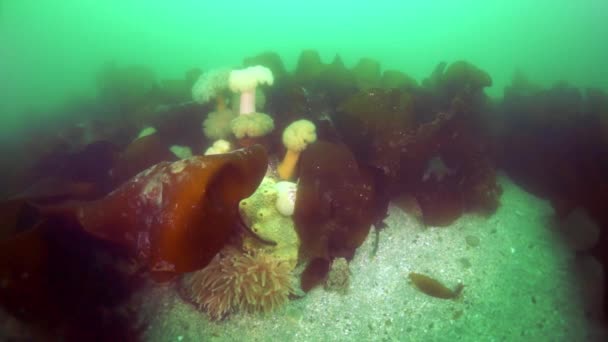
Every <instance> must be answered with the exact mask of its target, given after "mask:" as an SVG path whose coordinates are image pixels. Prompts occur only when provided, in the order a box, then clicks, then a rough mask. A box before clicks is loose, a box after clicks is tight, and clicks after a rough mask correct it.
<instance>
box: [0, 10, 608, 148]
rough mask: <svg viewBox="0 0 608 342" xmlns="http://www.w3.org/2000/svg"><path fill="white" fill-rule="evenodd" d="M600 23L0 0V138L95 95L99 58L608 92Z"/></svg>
mask: <svg viewBox="0 0 608 342" xmlns="http://www.w3.org/2000/svg"><path fill="white" fill-rule="evenodd" d="M607 15H608V1H606V0H580V1H572V0H534V1H530V0H510V1H507V0H498V1H496V0H495V1H472V0H469V1H467V0H462V1H432V0H429V1H408V0H400V1H399V0H374V1H367V0H352V1H340V0H305V1H274V0H260V1H256V0H249V1H241V0H233V1H217V2H214V1H209V0H198V1H194V0H191V1H186V0H181V1H180V0H174V1H165V0H163V1H153V0H103V1H101V0H0V79H1V82H2V83H1V87H0V91H1V95H0V99H1V101H0V114H1V122H0V133H1V134H2V137H3V139H5V138H7V137H8V136H10V135H14V134H16V133H15V132H18V131H19V129H20V128H22V127H23V126H24V125H31V124H38V123H40V122H43V121H41V118H48V114H45V113H49V112H50V110H51V109H52V108H55V107H56V106H58V105H59V104H60V103H61V102H62V101H63V100H64V98H65V97H66V95H73V94H85V95H88V96H94V90H95V73H96V71H97V70H98V69H99V68H100V66H101V65H102V64H103V63H104V62H106V61H108V60H114V61H116V62H117V63H118V64H121V65H129V64H145V65H149V66H150V67H151V68H152V69H154V70H155V71H156V73H157V75H158V77H159V78H161V79H162V78H169V79H170V78H182V77H183V74H184V72H185V71H186V70H187V69H189V68H192V67H195V66H197V67H201V68H203V69H206V68H210V67H215V66H237V65H239V64H240V63H241V61H242V59H243V58H244V57H247V56H252V55H255V54H257V53H260V52H263V51H266V50H272V51H275V52H278V53H279V54H280V55H281V56H282V58H283V60H284V62H285V64H286V66H287V67H288V68H289V69H292V68H293V67H294V65H295V62H296V59H297V56H298V54H299V53H300V51H301V50H302V49H309V48H312V49H317V50H318V51H319V52H320V53H321V55H322V56H323V58H324V60H325V61H326V62H330V61H331V58H333V56H334V55H335V54H340V55H341V56H342V58H343V60H344V61H345V63H346V64H347V66H353V65H354V64H355V63H356V62H357V60H358V59H359V58H361V57H370V58H374V59H376V60H378V61H379V62H380V63H381V65H382V68H383V69H389V68H390V69H399V70H402V71H404V72H406V73H408V74H409V75H411V76H413V77H415V78H416V79H418V80H421V79H422V78H424V77H426V76H427V75H429V74H430V73H431V71H432V70H433V68H434V67H435V65H436V64H437V63H438V62H440V61H447V62H451V61H454V60H458V59H465V60H468V61H470V62H472V63H473V64H475V65H477V66H478V67H480V68H482V69H484V70H486V71H488V72H489V73H490V74H491V75H492V77H493V79H494V86H493V87H492V88H490V89H489V94H491V95H492V96H496V97H498V96H501V95H502V90H503V87H504V86H505V84H508V83H509V82H510V78H511V75H512V73H513V71H514V69H516V68H517V69H520V70H523V71H524V72H525V73H526V74H527V75H528V76H529V77H530V78H531V79H532V80H533V81H536V82H538V83H540V84H542V85H546V86H549V85H551V84H552V83H554V82H556V81H558V80H567V81H569V82H570V83H571V84H573V85H575V86H578V87H581V88H586V87H601V88H604V89H608V68H607V67H606V64H605V63H606V62H607V61H608V44H607V43H606V41H607V39H608V38H607V37H608V21H607V19H606V16H607ZM11 132H12V133H11Z"/></svg>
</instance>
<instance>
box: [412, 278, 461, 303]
mask: <svg viewBox="0 0 608 342" xmlns="http://www.w3.org/2000/svg"><path fill="white" fill-rule="evenodd" d="M408 278H409V279H410V281H411V282H412V284H414V286H415V287H416V288H417V289H418V290H420V291H421V292H422V293H424V294H426V295H429V296H431V297H435V298H441V299H454V298H458V297H459V296H460V294H461V293H462V290H463V289H464V285H463V284H462V283H458V285H456V287H455V288H454V290H451V289H449V288H447V287H446V286H445V285H443V284H442V283H440V282H439V281H438V280H436V279H433V278H431V277H429V276H427V275H424V274H420V273H414V272H411V273H410V274H409V275H408Z"/></svg>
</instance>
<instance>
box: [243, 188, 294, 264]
mask: <svg viewBox="0 0 608 342" xmlns="http://www.w3.org/2000/svg"><path fill="white" fill-rule="evenodd" d="M282 191H283V190H282V189H281V188H280V187H277V182H276V181H275V180H274V179H272V178H270V177H265V178H264V180H263V181H262V183H261V184H260V186H259V187H258V189H257V190H256V191H255V193H254V194H253V195H251V196H250V197H248V198H246V199H244V200H242V201H241V202H240V203H239V212H240V214H241V218H242V219H243V222H244V223H245V224H246V225H247V227H249V229H250V230H251V232H252V233H253V234H255V235H257V236H258V237H259V238H260V239H262V240H265V241H267V242H272V243H275V244H276V245H274V246H273V245H270V244H264V243H261V242H260V241H259V240H258V239H255V238H252V237H245V238H244V241H243V245H244V248H245V249H246V250H258V249H262V250H263V251H264V252H265V253H268V254H270V255H272V256H273V257H275V258H277V259H279V260H283V261H285V262H288V263H289V265H290V266H291V267H295V266H296V263H297V261H298V250H299V248H300V240H299V238H298V234H297V233H296V230H295V225H294V222H293V220H292V218H291V217H290V216H285V215H283V214H281V212H279V210H278V209H277V201H278V200H279V197H280V195H282V194H281V192H282Z"/></svg>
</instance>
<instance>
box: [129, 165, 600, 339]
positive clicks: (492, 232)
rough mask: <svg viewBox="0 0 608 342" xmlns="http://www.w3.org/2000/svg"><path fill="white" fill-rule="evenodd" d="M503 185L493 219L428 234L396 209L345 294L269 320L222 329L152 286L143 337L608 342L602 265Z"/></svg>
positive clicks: (305, 301) (145, 296) (260, 317)
mask: <svg viewBox="0 0 608 342" xmlns="http://www.w3.org/2000/svg"><path fill="white" fill-rule="evenodd" d="M499 181H500V184H501V185H502V187H503V190H504V193H503V195H502V197H501V206H500V208H499V209H498V211H497V212H496V213H495V214H494V215H493V216H491V217H488V218H486V217H481V216H476V215H465V216H463V217H461V218H460V219H459V220H458V221H456V222H455V223H454V224H453V225H452V226H450V227H441V228H439V227H438V228H434V227H424V226H422V225H421V224H420V223H419V222H417V221H416V220H415V219H414V218H413V217H412V216H410V215H408V214H406V213H404V212H403V211H402V210H400V209H399V208H397V207H396V206H393V205H391V207H390V209H389V214H390V215H389V217H388V218H387V219H386V221H385V222H386V223H387V225H388V227H386V228H385V229H384V230H382V231H381V232H380V239H379V248H378V250H377V252H376V254H375V256H374V257H372V256H371V255H372V250H373V235H372V234H373V231H372V233H370V237H369V238H368V239H367V240H366V241H365V243H364V244H363V245H362V246H361V247H360V248H359V249H358V250H357V254H356V256H355V258H354V259H353V260H352V261H351V263H350V269H351V279H350V288H349V291H348V293H347V294H346V295H341V294H338V293H335V292H328V291H325V290H324V289H323V288H322V287H319V288H316V289H314V290H312V291H311V292H309V293H308V294H307V295H306V296H305V297H303V298H300V299H295V300H292V301H290V302H289V303H288V304H287V305H285V306H284V307H282V308H281V309H279V310H276V311H274V312H272V313H269V314H265V315H264V314H251V313H236V314H233V315H231V316H229V317H228V318H227V319H225V320H223V321H220V322H213V321H210V320H209V319H208V316H207V315H206V314H205V313H203V312H200V311H199V310H197V309H196V308H195V307H194V306H193V305H191V304H189V303H186V302H184V301H183V300H182V299H181V298H180V296H179V295H178V294H177V291H176V289H175V288H174V287H172V286H165V287H159V286H150V287H149V288H147V289H146V290H145V291H144V292H143V293H142V294H140V296H139V300H141V303H142V304H141V305H142V307H141V315H140V319H141V321H142V322H144V323H145V332H144V340H147V341H422V340H426V341H523V340H530V341H602V340H608V333H607V331H606V329H605V327H604V326H602V325H601V324H600V323H599V322H600V319H601V317H600V309H601V308H600V305H601V300H599V299H600V298H601V296H602V295H603V294H602V293H601V292H602V290H601V289H602V288H603V286H602V282H603V278H604V276H603V273H602V268H601V266H600V265H599V264H598V263H597V262H595V260H594V259H593V258H591V257H589V256H586V255H585V254H584V253H582V254H581V253H575V250H574V249H573V248H572V245H573V244H572V241H571V240H570V239H572V237H569V238H568V239H566V238H564V235H563V234H561V232H560V230H559V229H558V228H556V225H555V219H554V218H553V209H552V208H551V206H550V205H549V204H548V203H547V202H546V201H543V200H540V199H538V198H536V197H534V196H532V195H530V194H528V193H526V192H525V191H524V190H522V189H521V188H519V187H518V186H516V185H515V184H513V183H512V182H511V181H510V180H509V179H508V178H507V177H505V176H501V177H500V178H499ZM467 240H468V241H469V242H467ZM579 240H580V239H579ZM471 241H475V243H471ZM477 242H478V244H477ZM410 272H417V273H423V274H427V275H429V276H432V277H434V278H436V279H438V280H440V281H442V282H443V283H444V284H445V285H447V286H448V287H452V288H453V287H455V286H456V284H458V283H460V282H461V283H463V284H464V285H465V287H464V291H463V293H462V295H461V296H460V297H459V298H458V299H456V300H444V299H437V298H433V297H429V296H427V295H425V294H424V293H422V292H420V291H418V290H417V289H416V288H414V287H413V285H412V284H411V283H410V282H409V280H408V274H409V273H410Z"/></svg>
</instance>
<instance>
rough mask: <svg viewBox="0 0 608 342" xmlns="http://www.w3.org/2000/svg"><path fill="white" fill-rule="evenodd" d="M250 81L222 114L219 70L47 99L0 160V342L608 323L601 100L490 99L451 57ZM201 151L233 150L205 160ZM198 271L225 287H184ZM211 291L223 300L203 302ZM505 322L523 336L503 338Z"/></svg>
mask: <svg viewBox="0 0 608 342" xmlns="http://www.w3.org/2000/svg"><path fill="white" fill-rule="evenodd" d="M252 66H255V67H254V68H251V69H245V70H254V71H255V72H258V73H259V72H262V76H261V77H262V79H264V80H265V83H270V84H271V85H261V86H260V87H258V89H259V90H261V91H258V92H257V93H256V91H255V87H254V88H253V92H251V89H244V90H243V89H241V90H240V92H241V93H242V94H241V97H240V113H238V114H240V115H237V113H235V112H232V111H231V110H229V109H227V106H228V105H230V106H233V107H238V105H239V98H234V97H233V96H232V95H231V92H230V91H229V90H228V89H227V88H228V87H227V85H226V84H224V85H223V87H220V86H218V85H217V84H216V83H210V82H211V80H213V82H217V79H221V77H222V75H228V74H227V73H226V72H222V71H221V70H220V71H205V72H202V71H201V70H198V69H192V70H190V71H188V72H186V74H185V75H184V78H183V79H181V80H162V81H159V80H157V79H156V77H155V75H154V72H153V71H152V70H150V69H149V68H147V67H143V66H128V67H120V66H116V65H112V64H109V65H106V66H104V67H103V68H102V69H101V70H100V71H99V74H98V77H97V82H98V96H97V98H96V99H94V100H88V99H72V100H69V101H67V102H66V104H65V108H63V109H62V110H61V111H62V115H61V117H62V118H63V119H62V120H56V121H55V122H53V123H52V125H51V124H49V127H46V128H40V127H38V128H35V127H32V131H31V132H28V133H27V134H26V136H27V137H28V138H26V141H27V143H23V144H20V145H19V146H18V147H15V146H12V147H11V146H5V147H4V149H6V151H3V152H4V153H2V160H1V161H0V163H1V164H2V168H3V170H4V171H5V175H4V177H2V182H3V184H2V186H1V187H0V188H1V189H3V190H4V194H3V195H4V200H3V201H2V202H1V203H0V244H1V246H0V284H1V285H2V286H0V304H1V305H2V312H1V313H0V318H1V320H0V324H1V326H2V327H3V329H2V330H4V331H5V333H4V334H6V336H5V337H6V338H33V339H36V338H46V339H64V340H83V339H89V338H96V339H100V340H139V339H141V338H146V339H150V340H168V339H183V338H184V336H190V337H191V338H196V339H199V340H200V339H202V338H206V339H218V340H236V339H239V338H238V335H237V334H238V331H239V330H240V331H241V334H243V332H242V331H251V335H250V336H249V338H250V339H252V340H268V339H277V340H281V339H286V338H287V336H295V337H296V340H303V341H305V340H341V339H350V338H354V337H358V338H361V339H366V340H383V339H384V340H390V339H398V338H399V336H404V335H407V334H410V336H412V339H415V338H414V337H415V336H419V337H420V338H422V337H423V336H425V337H432V338H431V339H434V340H441V339H446V340H448V339H449V338H448V336H451V335H450V334H466V333H470V334H471V336H477V337H479V339H484V337H483V336H486V337H488V338H490V337H496V336H498V337H503V338H517V336H516V335H513V334H515V333H517V334H521V335H520V336H521V338H524V336H525V338H526V339H528V338H531V336H539V337H540V336H547V335H546V334H547V333H548V332H551V333H552V334H555V336H556V338H559V339H561V338H564V339H567V340H580V339H588V338H596V337H597V336H600V335H601V334H602V333H603V331H601V330H600V329H599V328H597V327H596V326H595V325H594V324H593V323H594V322H598V323H599V322H603V318H604V314H605V313H606V311H607V310H608V301H606V299H605V298H606V297H605V296H604V292H605V287H606V285H605V284H606V282H604V281H603V271H602V268H603V269H605V268H606V267H607V265H608V252H607V251H608V237H607V235H606V231H607V229H608V228H607V227H608V207H606V206H607V205H608V201H607V200H606V198H605V197H606V196H608V191H607V190H608V189H607V187H608V176H607V175H608V172H607V171H608V153H607V152H608V151H607V150H608V120H607V118H608V94H607V93H606V92H604V91H602V90H599V89H586V90H584V91H581V90H579V89H577V88H574V87H572V86H570V85H568V84H567V83H559V84H556V85H554V86H553V87H551V88H549V89H544V88H541V87H538V86H536V85H535V84H533V83H531V82H530V81H529V80H527V79H526V77H525V76H524V75H522V74H521V73H517V74H515V75H514V77H513V81H512V84H511V85H510V86H509V87H507V88H506V89H505V91H504V96H503V98H502V99H500V100H495V99H491V98H489V97H488V96H486V95H485V93H484V88H485V87H488V86H490V85H491V84H492V79H491V76H490V75H489V74H488V73H487V72H485V71H483V70H481V69H480V68H478V67H476V66H474V65H472V64H470V63H468V62H466V61H456V62H453V63H451V64H447V63H440V64H439V65H438V66H437V67H436V69H435V70H434V71H433V73H432V74H431V75H430V76H429V77H428V78H426V79H424V80H422V81H421V82H417V81H416V80H414V79H412V78H411V77H409V76H408V75H406V74H405V73H403V72H400V71H396V70H385V71H382V70H381V67H380V64H379V63H378V62H376V61H374V60H372V59H369V58H363V59H361V60H360V61H359V63H357V64H356V65H355V66H354V67H353V68H350V69H349V68H347V67H346V66H345V65H344V63H342V61H341V59H340V57H339V56H336V58H335V59H334V60H333V61H332V62H331V63H329V64H326V63H323V62H322V61H321V59H320V57H319V54H318V53H317V52H316V51H314V50H306V51H303V52H302V53H301V55H300V58H299V60H298V63H297V67H296V69H295V71H294V72H287V71H286V70H285V68H284V66H283V63H282V61H281V58H280V56H278V55H277V54H275V53H271V52H266V53H262V54H260V55H258V56H254V57H250V58H246V59H245V60H244V61H243V67H252ZM260 66H261V67H260ZM228 71H229V69H228ZM268 73H270V74H268ZM226 77H227V76H226ZM230 77H232V76H230ZM200 82H202V83H200ZM220 83H221V82H220ZM224 83H225V82H224ZM262 83H264V82H262ZM201 84H202V86H201ZM218 84H219V83H218ZM211 85H213V86H214V87H217V88H218V89H212V88H213V87H211ZM201 89H203V90H204V91H206V92H208V91H211V90H213V96H197V94H199V93H196V91H199V90H201ZM233 90H235V89H233ZM193 92H194V93H193ZM205 94H206V95H208V94H207V93H205ZM193 95H194V100H195V101H192V99H193ZM199 95H200V94H199ZM251 101H253V108H252V111H250V112H247V113H244V112H243V109H244V108H250V107H251V106H252V103H251ZM256 102H257V106H258V108H259V109H263V111H264V113H268V114H264V113H258V112H255V106H256V104H255V103H256ZM210 112H213V113H212V114H209V115H208V116H207V114H208V113H210ZM236 112H239V109H238V108H237V109H236ZM232 115H235V116H236V118H231V116H232ZM226 117H229V118H231V119H230V120H232V121H230V120H228V121H227V119H226ZM235 120H236V121H235ZM302 120H306V121H302ZM237 121H238V122H239V125H238V126H237V125H235V124H233V123H234V122H237ZM227 122H228V123H230V125H227V124H226V123H227ZM201 125H203V127H202V128H203V129H201ZM311 127H312V128H311ZM231 129H232V130H231ZM142 130H143V131H145V132H147V133H146V134H138V133H139V132H140V131H142ZM282 133H283V134H282ZM294 136H295V137H296V138H297V139H294V138H293V137H294ZM220 137H221V138H224V139H226V140H227V142H226V143H227V144H230V145H231V146H236V148H232V152H230V150H228V151H222V152H227V153H213V154H212V155H211V154H210V153H209V154H208V153H206V155H203V152H204V151H205V150H206V149H208V148H210V150H211V149H217V148H219V147H218V146H219V145H216V144H215V143H214V141H215V140H216V139H218V138H220ZM286 137H287V138H286ZM289 137H292V138H291V140H294V141H295V143H293V142H292V141H291V140H290V138H289ZM210 150H208V152H209V151H210ZM184 151H189V152H184ZM13 156H21V158H17V157H13ZM283 156H285V158H283ZM9 157H11V158H9ZM16 159H17V160H16ZM281 159H283V161H282V162H281ZM499 174H501V176H500V177H499V176H498V175H499ZM279 178H283V179H286V180H292V181H295V180H297V184H296V183H292V184H293V188H290V189H291V190H288V191H287V192H285V194H283V192H281V191H283V190H282V189H283V188H281V187H280V185H279V183H280V182H279V183H277V185H276V186H275V185H269V184H271V183H268V182H272V184H274V180H277V181H278V180H280V179H279ZM269 179H271V180H269ZM515 184H516V185H515ZM265 186H266V187H269V188H265ZM281 186H282V185H281ZM520 187H521V188H522V189H524V190H525V191H528V192H529V193H531V194H533V195H534V196H537V197H539V198H541V199H542V200H541V199H537V198H535V197H532V196H529V195H528V194H526V193H524V192H523V191H522V190H521V189H520ZM268 189H270V190H268ZM258 190H264V191H258ZM289 191H292V192H291V193H293V194H295V195H294V196H295V197H294V198H292V199H291V202H289V198H290V197H289V194H291V193H290V192H289ZM275 192H276V193H275ZM503 192H504V193H503ZM270 196H275V197H272V199H271V197H270ZM282 196H284V197H282ZM245 198H250V199H252V200H251V201H248V202H247V203H252V204H253V205H254V206H258V205H259V206H260V208H261V209H259V210H258V209H256V210H257V211H256V212H255V213H256V214H255V215H254V216H255V217H247V215H248V214H249V212H248V211H247V210H246V208H243V201H242V200H243V199H245ZM277 198H278V199H277ZM274 201H276V202H277V209H276V210H277V211H275V209H274ZM279 201H283V202H281V205H280V206H279V204H278V203H279ZM239 203H240V205H239ZM268 203H272V205H271V207H272V210H267V208H266V207H264V206H268V205H269V204H268ZM289 203H291V208H290V207H289ZM518 204H519V205H521V208H516V206H517V205H518ZM256 208H257V207H256ZM278 211H280V214H279V213H278ZM285 212H289V213H288V214H285ZM256 215H259V217H258V216H256ZM244 216H245V217H244ZM285 227H291V228H290V229H292V230H294V231H295V232H296V233H297V234H294V235H293V236H291V235H288V233H285V230H281V229H287V228H285ZM441 227H446V228H441ZM235 247H236V249H230V248H235ZM235 250H239V252H238V253H240V254H236V255H235V254H231V253H236V252H234V251H235ZM260 251H263V253H264V254H265V255H266V254H268V255H270V256H272V257H273V258H276V260H270V261H268V260H266V259H264V258H258V259H256V258H255V253H262V252H260ZM239 256H241V257H242V258H241V259H239ZM255 260H259V261H255ZM264 260H266V261H264ZM277 260H280V262H279V261H277ZM275 261H276V262H275ZM246 262H251V263H257V264H255V267H253V266H252V267H245V266H243V265H245V264H244V263H246ZM283 262H284V263H286V264H289V265H290V266H289V267H286V266H280V265H284V264H281V263H283ZM277 265H278V266H277ZM373 265H375V266H373ZM206 266H209V267H208V268H207V272H210V270H214V269H221V270H222V272H224V273H222V274H227V272H228V271H227V270H230V271H231V272H235V275H234V276H226V277H224V278H221V279H220V280H214V279H215V278H212V277H211V276H212V275H213V274H211V275H209V273H207V275H204V273H202V274H203V276H193V274H197V272H205V267H206ZM253 269H255V270H257V271H255V272H254V271H251V270H253ZM292 269H293V270H292ZM252 272H253V273H252ZM256 272H257V273H256ZM260 272H261V273H260ZM285 272H289V273H288V274H287V273H285ZM262 273H263V274H265V275H264V276H263V280H258V278H259V276H261V274H262ZM408 274H409V278H410V280H411V282H412V283H411V284H410V283H409V282H408ZM430 276H435V277H437V280H435V279H434V278H430ZM291 277H293V284H285V285H281V286H283V288H282V289H278V288H276V287H278V286H280V285H277V284H283V283H284V282H283V281H282V280H283V279H291ZM196 279H199V280H200V279H210V280H209V283H208V284H207V285H209V286H210V287H207V288H205V287H204V286H202V287H201V286H200V283H199V284H198V285H196V286H195V285H192V281H196ZM573 279H574V280H573ZM279 280H281V281H279ZM438 280H441V281H447V282H446V285H443V284H441V283H439V282H438ZM456 280H458V281H456ZM219 281H223V282H224V283H223V285H222V286H229V285H230V286H233V287H232V289H233V291H234V297H230V298H228V299H226V298H224V297H221V296H217V295H216V294H217V293H216V292H215V291H216V290H215V289H213V287H214V286H217V284H219V283H218V282H219ZM266 283H269V284H270V283H271V284H274V285H273V286H274V287H275V288H273V289H272V291H270V292H269V291H268V289H267V288H266V289H264V286H266ZM210 284H211V285H210ZM235 284H238V285H235ZM582 284H584V286H583V285H582ZM320 285H323V286H320ZM259 286H262V289H260V288H259ZM322 287H324V288H325V290H326V291H324V290H322ZM227 288H228V287H227ZM193 289H196V291H198V292H201V291H202V292H205V291H209V292H208V293H203V294H201V293H197V294H193V293H191V292H192V291H194V290H193ZM242 289H244V290H242ZM416 289H418V290H420V291H418V292H416V291H417V290H416ZM241 290H242V291H241ZM279 290H282V291H279ZM271 292H272V293H276V294H277V297H268V294H269V293H271ZM241 293H243V294H241ZM279 293H280V295H279ZM287 294H288V295H289V300H287ZM425 294H430V295H432V296H435V297H439V298H433V297H429V296H426V295H425ZM549 294H550V295H551V296H549ZM197 298H198V300H200V302H197ZM574 298H577V299H580V303H579V302H578V301H576V300H575V299H574ZM602 300H603V301H604V302H603V307H600V305H599V304H600V303H601V301H602ZM222 301H225V302H222ZM400 301H401V302H402V303H403V305H392V304H391V307H390V308H389V307H386V306H385V305H381V304H378V303H381V302H391V303H400ZM436 301H438V302H436ZM524 301H528V302H526V304H525V305H527V306H528V307H529V306H530V305H532V306H531V308H530V309H527V310H522V309H521V308H522V306H523V305H524ZM530 302H531V303H532V304H530ZM261 303H266V304H264V305H262V304H261ZM347 303H349V304H348V305H347ZM572 303H577V304H572ZM192 304H194V305H192ZM414 304H416V305H414ZM237 308H240V309H241V310H240V312H239V311H238V310H237ZM340 308H342V309H340ZM198 309H201V310H198ZM213 310H215V311H213ZM279 310H281V311H282V313H280V314H275V313H276V312H279ZM492 310H495V311H492ZM201 311H207V313H209V314H210V315H206V314H205V313H203V312H201ZM250 311H265V312H266V311H272V312H267V313H265V314H258V313H256V312H250ZM520 311H525V312H526V315H528V316H526V323H525V324H523V325H522V324H519V325H517V327H518V329H510V330H509V329H507V328H506V326H511V327H513V322H514V321H515V320H518V319H519V320H522V319H523V318H521V315H522V312H520ZM340 314H341V315H342V317H338V316H339V315H340ZM354 315H357V319H355V317H354ZM488 315H490V316H491V315H499V316H500V317H501V319H503V320H505V321H506V323H504V326H503V325H498V323H497V322H496V321H498V319H497V318H496V317H494V318H492V319H491V320H488V319H487V316H488ZM560 315H561V316H560ZM351 316H352V317H351ZM480 317H486V319H485V320H484V319H482V318H480ZM209 318H214V319H215V320H219V322H214V321H210V320H209ZM431 318H433V319H431ZM585 318H587V319H588V320H589V321H585ZM199 321H200V324H199V326H191V324H198V323H193V322H199ZM406 321H407V322H411V323H406ZM327 322H335V323H334V326H333V327H332V328H331V329H327V327H326V326H324V324H327ZM415 322H418V323H419V324H422V325H415V324H414V323H415ZM564 322H568V323H564ZM492 324H496V325H492ZM169 326H170V328H169ZM519 328H521V329H519ZM243 329H245V330H243ZM323 331H325V332H323ZM338 333H339V334H344V335H339V336H338V335H331V334H338ZM281 334H283V335H281ZM484 334H490V335H484ZM480 336H481V337H480ZM241 338H243V337H241Z"/></svg>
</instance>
